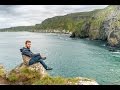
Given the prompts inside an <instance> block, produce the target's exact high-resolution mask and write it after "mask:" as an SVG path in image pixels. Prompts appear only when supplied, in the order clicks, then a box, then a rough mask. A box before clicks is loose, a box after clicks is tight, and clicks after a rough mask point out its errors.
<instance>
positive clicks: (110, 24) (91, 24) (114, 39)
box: [1, 5, 120, 47]
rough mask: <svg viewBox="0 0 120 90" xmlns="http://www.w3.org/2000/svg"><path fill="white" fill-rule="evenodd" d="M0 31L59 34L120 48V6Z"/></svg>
mask: <svg viewBox="0 0 120 90" xmlns="http://www.w3.org/2000/svg"><path fill="white" fill-rule="evenodd" d="M1 31H31V32H59V33H60V32H61V33H72V34H71V36H70V37H73V38H74V37H79V38H89V39H91V40H105V41H107V45H109V46H112V47H120V6H119V5H109V6H108V7H106V8H104V9H96V10H94V11H90V12H78V13H71V14H67V15H64V16H56V17H53V18H48V19H46V20H44V21H43V22H42V23H41V24H36V25H35V26H21V27H12V28H7V29H1Z"/></svg>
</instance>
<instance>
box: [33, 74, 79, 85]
mask: <svg viewBox="0 0 120 90" xmlns="http://www.w3.org/2000/svg"><path fill="white" fill-rule="evenodd" d="M78 81H79V79H77V78H64V77H60V76H58V77H51V76H46V77H44V78H41V79H40V80H38V81H36V82H35V83H34V85H69V84H73V85H74V84H75V83H77V82H78Z"/></svg>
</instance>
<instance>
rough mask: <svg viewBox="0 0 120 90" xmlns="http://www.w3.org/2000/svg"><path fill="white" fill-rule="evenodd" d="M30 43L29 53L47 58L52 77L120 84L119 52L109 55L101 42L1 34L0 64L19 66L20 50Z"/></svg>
mask: <svg viewBox="0 0 120 90" xmlns="http://www.w3.org/2000/svg"><path fill="white" fill-rule="evenodd" d="M27 39H29V40H31V41H32V47H31V50H32V51H33V52H34V53H38V52H40V53H43V54H45V55H46V56H47V59H46V61H45V62H46V64H47V65H49V66H51V67H53V70H52V71H48V73H49V74H50V75H52V76H58V75H59V76H63V77H76V76H77V77H78V76H81V77H87V78H92V79H95V80H96V81H97V82H98V83H99V84H104V85H107V84H108V85H111V84H120V52H110V51H108V50H107V49H106V47H105V44H104V42H101V41H89V40H87V39H72V38H69V35H65V34H62V35H60V34H48V33H32V32H0V63H1V64H3V65H4V66H5V67H6V69H7V70H11V69H13V68H14V67H15V66H17V65H18V64H20V63H21V62H22V57H21V53H20V51H19V49H20V48H21V47H23V46H24V41H25V40H27Z"/></svg>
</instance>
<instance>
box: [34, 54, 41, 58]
mask: <svg viewBox="0 0 120 90" xmlns="http://www.w3.org/2000/svg"><path fill="white" fill-rule="evenodd" d="M33 56H35V57H36V56H40V57H41V55H40V53H36V54H33Z"/></svg>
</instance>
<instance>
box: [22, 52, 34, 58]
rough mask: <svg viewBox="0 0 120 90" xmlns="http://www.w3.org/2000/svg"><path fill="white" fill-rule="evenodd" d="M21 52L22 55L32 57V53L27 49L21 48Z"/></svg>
mask: <svg viewBox="0 0 120 90" xmlns="http://www.w3.org/2000/svg"><path fill="white" fill-rule="evenodd" d="M22 54H23V55H26V56H29V57H32V55H33V53H32V52H30V51H28V50H23V51H22Z"/></svg>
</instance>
